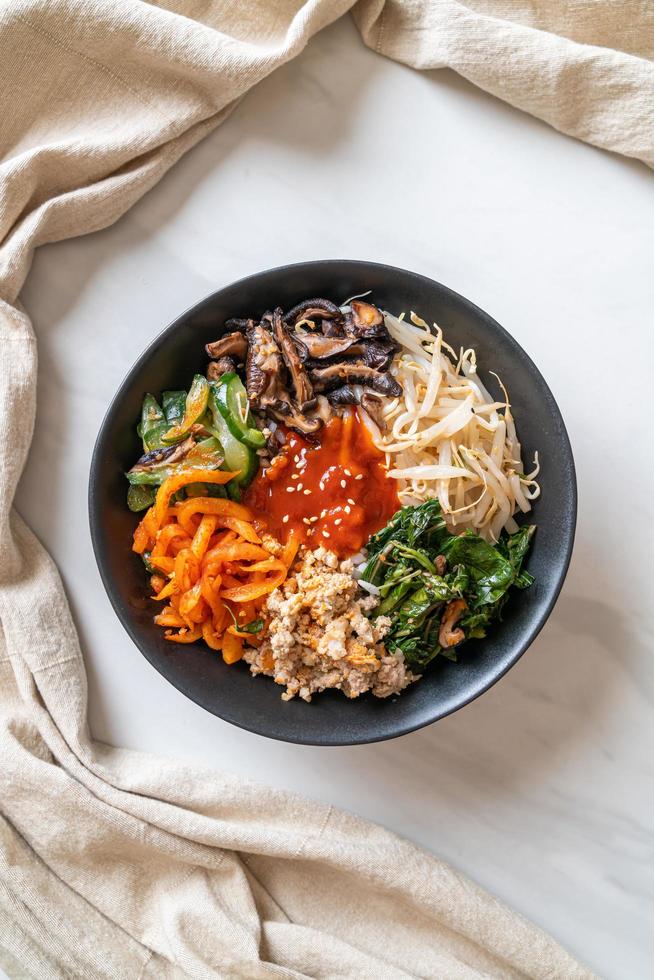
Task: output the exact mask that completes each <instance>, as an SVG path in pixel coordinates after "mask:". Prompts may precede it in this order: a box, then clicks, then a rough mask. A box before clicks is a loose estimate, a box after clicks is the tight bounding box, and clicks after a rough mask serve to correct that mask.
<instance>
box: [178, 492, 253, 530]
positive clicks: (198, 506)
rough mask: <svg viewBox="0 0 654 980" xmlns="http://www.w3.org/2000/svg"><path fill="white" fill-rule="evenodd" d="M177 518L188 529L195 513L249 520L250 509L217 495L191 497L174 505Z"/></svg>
mask: <svg viewBox="0 0 654 980" xmlns="http://www.w3.org/2000/svg"><path fill="white" fill-rule="evenodd" d="M175 510H176V513H177V520H178V521H179V523H180V524H181V525H182V527H185V528H188V533H189V534H191V533H192V532H191V531H190V527H191V525H190V523H189V522H190V520H191V518H192V517H193V516H194V515H195V514H214V515H215V516H218V515H220V516H221V517H238V518H239V520H241V521H251V520H252V511H251V510H250V509H249V507H244V506H243V504H237V503H235V502H234V501H233V500H222V499H220V498H218V497H191V498H190V499H189V500H182V501H180V502H179V503H178V504H176V505H175Z"/></svg>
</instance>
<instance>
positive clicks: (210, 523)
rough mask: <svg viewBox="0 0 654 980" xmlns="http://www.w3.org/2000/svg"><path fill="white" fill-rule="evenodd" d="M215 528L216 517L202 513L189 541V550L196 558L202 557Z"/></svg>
mask: <svg viewBox="0 0 654 980" xmlns="http://www.w3.org/2000/svg"><path fill="white" fill-rule="evenodd" d="M215 530H216V518H215V517H212V516H211V515H210V514H203V515H202V520H201V521H200V524H199V526H198V529H197V531H196V532H195V535H194V537H193V541H192V543H191V551H192V552H193V554H194V555H195V557H196V558H202V556H203V554H204V553H205V551H206V550H207V548H208V546H209V541H210V540H211V535H212V534H213V532H214V531H215Z"/></svg>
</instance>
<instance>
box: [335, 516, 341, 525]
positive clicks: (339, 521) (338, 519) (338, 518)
mask: <svg viewBox="0 0 654 980" xmlns="http://www.w3.org/2000/svg"><path fill="white" fill-rule="evenodd" d="M341 521H342V518H340V517H337V518H336V520H335V521H334V526H335V527H338V525H339V524H340V523H341Z"/></svg>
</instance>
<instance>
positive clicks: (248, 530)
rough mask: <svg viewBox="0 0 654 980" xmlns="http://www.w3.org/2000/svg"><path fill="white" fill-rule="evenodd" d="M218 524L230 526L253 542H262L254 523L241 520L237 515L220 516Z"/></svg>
mask: <svg viewBox="0 0 654 980" xmlns="http://www.w3.org/2000/svg"><path fill="white" fill-rule="evenodd" d="M218 524H219V526H220V527H228V528H229V529H230V530H231V531H236V533H237V534H240V535H241V537H242V538H245V540H246V541H249V542H250V543H251V544H261V538H260V537H259V535H258V534H257V532H256V531H255V530H254V528H253V527H252V525H251V524H247V523H246V522H245V521H241V520H239V518H237V517H218Z"/></svg>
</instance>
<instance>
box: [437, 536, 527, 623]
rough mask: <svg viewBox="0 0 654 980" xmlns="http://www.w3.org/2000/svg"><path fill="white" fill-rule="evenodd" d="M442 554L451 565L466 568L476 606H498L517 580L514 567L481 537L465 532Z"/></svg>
mask: <svg viewBox="0 0 654 980" xmlns="http://www.w3.org/2000/svg"><path fill="white" fill-rule="evenodd" d="M442 552H443V554H444V555H445V557H446V558H447V560H448V562H449V563H450V564H451V565H463V566H464V567H465V570H466V572H467V574H468V579H469V584H468V591H469V592H471V593H472V595H471V598H472V599H473V600H474V604H475V605H487V604H491V603H494V602H497V600H498V599H500V598H501V597H502V596H503V595H504V593H505V592H506V590H507V589H508V588H509V586H510V585H511V584H512V582H513V579H514V577H515V572H514V569H513V565H512V564H511V562H510V561H509V559H508V558H506V557H505V556H504V555H503V554H501V552H500V551H499V550H498V549H497V548H494V547H493V545H492V544H489V543H488V542H487V541H484V539H483V538H481V537H479V535H478V534H474V532H472V531H465V532H464V533H463V534H461V535H459V537H455V536H454V535H453V536H451V537H450V539H449V540H448V541H447V542H445V544H444V545H443V548H442Z"/></svg>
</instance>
